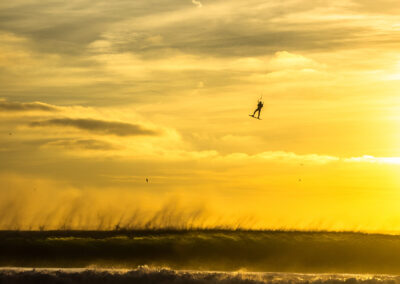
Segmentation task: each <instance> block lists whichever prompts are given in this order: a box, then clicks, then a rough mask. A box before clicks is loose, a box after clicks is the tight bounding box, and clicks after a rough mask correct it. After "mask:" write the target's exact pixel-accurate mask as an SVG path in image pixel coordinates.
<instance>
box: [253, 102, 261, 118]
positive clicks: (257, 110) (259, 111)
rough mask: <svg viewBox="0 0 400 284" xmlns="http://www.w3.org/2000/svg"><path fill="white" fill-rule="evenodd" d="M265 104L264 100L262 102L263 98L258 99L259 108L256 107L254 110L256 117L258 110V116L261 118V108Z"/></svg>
mask: <svg viewBox="0 0 400 284" xmlns="http://www.w3.org/2000/svg"><path fill="white" fill-rule="evenodd" d="M263 106H264V104H263V102H262V101H261V100H259V101H258V104H257V108H256V110H255V111H254V112H253V115H252V117H255V115H256V112H258V116H257V118H258V119H260V114H261V109H262V108H263Z"/></svg>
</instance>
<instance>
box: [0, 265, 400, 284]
mask: <svg viewBox="0 0 400 284" xmlns="http://www.w3.org/2000/svg"><path fill="white" fill-rule="evenodd" d="M0 283H42V284H46V283H59V284H64V283H98V284H103V283H104V284H105V283H117V284H118V283H139V284H141V283H166V284H168V283H171V284H172V283H174V284H175V283H188V284H190V283H196V284H200V283H237V284H240V283H246V284H253V283H254V284H258V283H259V284H262V283H271V284H289V283H293V284H295V283H304V284H306V283H310V284H311V283H317V284H341V283H345V284H359V283H360V284H374V283H390V284H397V283H400V276H395V275H385V274H375V275H374V274H328V273H287V272H245V271H236V272H223V271H194V270H173V269H169V268H157V267H148V266H140V267H138V268H135V269H131V270H128V269H98V268H80V269H76V268H75V269H73V268H69V269H68V268H62V269H61V268H40V269H37V268H36V269H35V268H17V267H4V268H1V269H0Z"/></svg>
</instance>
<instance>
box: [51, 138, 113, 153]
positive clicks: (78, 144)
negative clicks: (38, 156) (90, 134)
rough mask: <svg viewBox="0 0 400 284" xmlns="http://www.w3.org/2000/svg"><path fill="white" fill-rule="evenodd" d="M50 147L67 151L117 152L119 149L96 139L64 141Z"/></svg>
mask: <svg viewBox="0 0 400 284" xmlns="http://www.w3.org/2000/svg"><path fill="white" fill-rule="evenodd" d="M47 145H49V146H57V147H62V148H65V149H87V150H115V149H118V147H116V146H114V145H113V144H111V143H108V142H105V141H100V140H96V139H63V140H56V141H51V142H49V143H47Z"/></svg>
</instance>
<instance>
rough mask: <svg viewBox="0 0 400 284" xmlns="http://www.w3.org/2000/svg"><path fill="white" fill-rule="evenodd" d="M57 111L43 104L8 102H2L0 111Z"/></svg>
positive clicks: (0, 102)
mask: <svg viewBox="0 0 400 284" xmlns="http://www.w3.org/2000/svg"><path fill="white" fill-rule="evenodd" d="M32 110H41V111H57V108H56V107H54V106H51V105H48V104H44V103H41V102H33V103H20V102H8V101H0V111H32Z"/></svg>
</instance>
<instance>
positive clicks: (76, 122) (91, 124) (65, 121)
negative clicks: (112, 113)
mask: <svg viewBox="0 0 400 284" xmlns="http://www.w3.org/2000/svg"><path fill="white" fill-rule="evenodd" d="M29 125H30V126H31V127H44V126H61V127H63V126H67V127H74V128H77V129H82V130H87V131H91V132H96V133H99V134H104V135H108V134H112V135H117V136H137V135H150V136H152V135H158V134H159V132H157V131H155V130H150V129H146V128H144V127H142V126H141V125H137V124H131V123H125V122H117V121H105V120H98V119H88V118H80V119H72V118H57V119H49V120H43V121H34V122H31V123H30V124H29Z"/></svg>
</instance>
